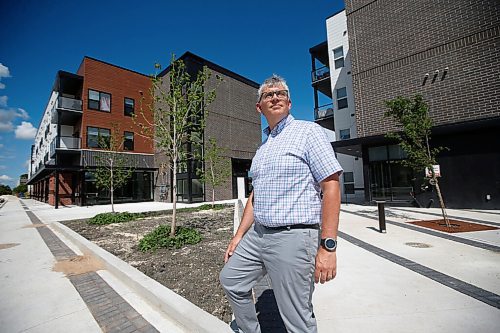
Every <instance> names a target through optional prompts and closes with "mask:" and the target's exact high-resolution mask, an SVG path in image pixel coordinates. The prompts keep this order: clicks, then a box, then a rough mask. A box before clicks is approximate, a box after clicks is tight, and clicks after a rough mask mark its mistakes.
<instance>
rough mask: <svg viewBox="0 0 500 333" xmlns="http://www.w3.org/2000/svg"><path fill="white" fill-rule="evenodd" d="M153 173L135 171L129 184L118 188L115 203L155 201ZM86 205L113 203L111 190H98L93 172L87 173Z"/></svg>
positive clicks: (85, 186) (85, 187)
mask: <svg viewBox="0 0 500 333" xmlns="http://www.w3.org/2000/svg"><path fill="white" fill-rule="evenodd" d="M152 179H153V177H152V172H150V171H135V172H134V173H132V176H131V177H130V178H129V179H128V181H127V183H126V184H125V185H123V186H121V187H120V188H117V189H116V190H115V193H114V197H113V199H114V202H115V203H122V202H140V201H150V200H153V184H152ZM84 190H85V204H86V205H102V204H109V203H111V195H110V193H109V190H107V189H103V188H97V186H96V184H95V177H94V175H93V174H92V173H91V172H88V171H87V172H85V184H84Z"/></svg>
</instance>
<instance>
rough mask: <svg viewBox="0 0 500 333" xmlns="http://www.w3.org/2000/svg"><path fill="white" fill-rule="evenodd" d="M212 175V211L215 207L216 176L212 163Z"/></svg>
mask: <svg viewBox="0 0 500 333" xmlns="http://www.w3.org/2000/svg"><path fill="white" fill-rule="evenodd" d="M210 173H211V174H212V209H214V207H215V175H214V168H213V165H212V163H210Z"/></svg>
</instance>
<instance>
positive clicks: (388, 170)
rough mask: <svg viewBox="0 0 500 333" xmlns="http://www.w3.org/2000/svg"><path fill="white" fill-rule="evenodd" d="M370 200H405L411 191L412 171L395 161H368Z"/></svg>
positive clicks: (408, 198) (408, 197)
mask: <svg viewBox="0 0 500 333" xmlns="http://www.w3.org/2000/svg"><path fill="white" fill-rule="evenodd" d="M369 170H370V194H371V200H385V201H407V200H410V199H411V197H410V192H411V191H412V184H411V181H412V171H411V169H410V168H408V167H405V166H403V165H401V164H400V163H398V162H396V161H375V162H370V168H369Z"/></svg>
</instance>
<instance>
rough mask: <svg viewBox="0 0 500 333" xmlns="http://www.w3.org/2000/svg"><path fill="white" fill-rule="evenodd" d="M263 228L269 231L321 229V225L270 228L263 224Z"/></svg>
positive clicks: (300, 224)
mask: <svg viewBox="0 0 500 333" xmlns="http://www.w3.org/2000/svg"><path fill="white" fill-rule="evenodd" d="M261 226H263V227H264V228H266V229H269V230H290V229H319V224H317V223H316V224H303V223H299V224H290V225H282V226H279V227H268V226H265V225H263V224H261Z"/></svg>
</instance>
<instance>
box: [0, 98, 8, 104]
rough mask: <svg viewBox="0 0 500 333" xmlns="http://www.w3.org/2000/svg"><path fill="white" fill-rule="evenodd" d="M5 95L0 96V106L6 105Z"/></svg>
mask: <svg viewBox="0 0 500 333" xmlns="http://www.w3.org/2000/svg"><path fill="white" fill-rule="evenodd" d="M7 99H8V97H7V96H0V106H7Z"/></svg>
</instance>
